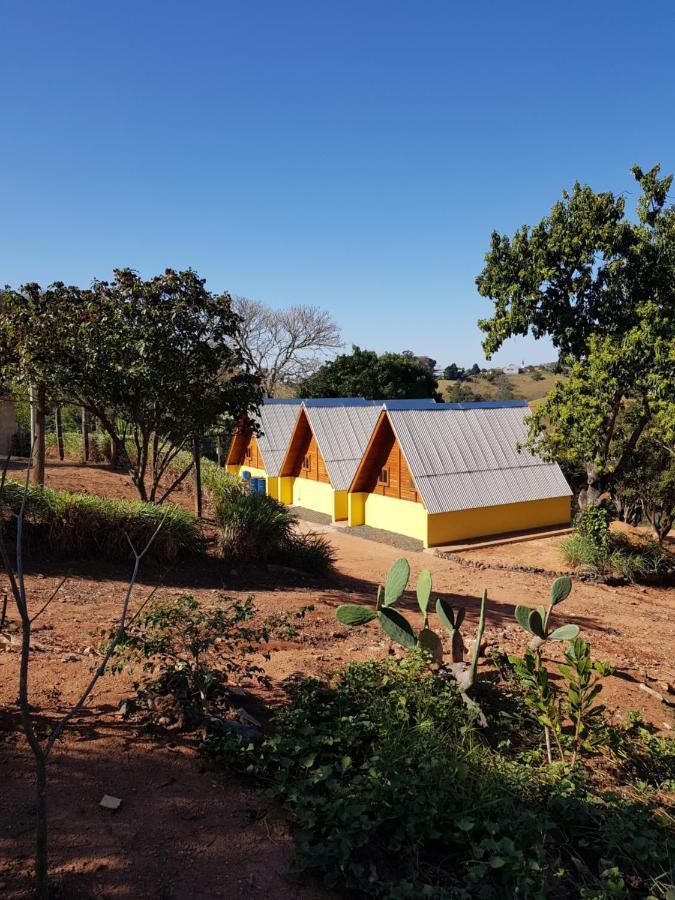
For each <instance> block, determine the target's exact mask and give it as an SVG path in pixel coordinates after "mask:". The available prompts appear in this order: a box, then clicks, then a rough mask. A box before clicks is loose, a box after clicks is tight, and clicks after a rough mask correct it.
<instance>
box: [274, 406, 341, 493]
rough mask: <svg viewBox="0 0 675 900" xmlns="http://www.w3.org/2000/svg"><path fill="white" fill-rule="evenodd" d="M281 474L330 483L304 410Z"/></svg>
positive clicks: (297, 423) (299, 418) (296, 426)
mask: <svg viewBox="0 0 675 900" xmlns="http://www.w3.org/2000/svg"><path fill="white" fill-rule="evenodd" d="M281 474H282V475H290V476H294V477H295V478H307V479H309V480H310V481H320V482H322V483H323V484H330V478H329V477H328V470H327V469H326V464H325V462H324V459H323V456H322V455H321V451H320V450H319V445H318V443H317V440H316V438H315V437H314V434H313V432H312V429H311V428H310V425H309V422H308V421H307V416H306V414H305V412H304V410H303V411H302V412H301V413H300V416H299V417H298V421H297V422H296V425H295V431H294V432H293V437H292V438H291V443H290V446H289V448H288V453H287V454H286V459H285V460H284V465H283V467H282V470H281Z"/></svg>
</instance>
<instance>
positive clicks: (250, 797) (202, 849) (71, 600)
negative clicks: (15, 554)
mask: <svg viewBox="0 0 675 900" xmlns="http://www.w3.org/2000/svg"><path fill="white" fill-rule="evenodd" d="M48 483H50V485H52V486H54V487H66V486H67V487H68V488H70V489H78V490H83V489H84V490H87V489H88V490H95V492H97V493H105V494H108V495H110V496H133V490H130V489H129V486H128V484H127V483H126V482H125V480H124V478H123V477H122V476H120V475H117V474H115V473H110V472H108V471H106V470H105V469H99V468H94V467H87V468H86V469H83V467H80V466H67V465H64V466H59V465H50V466H49V469H48ZM182 500H183V502H185V503H189V502H190V498H189V494H188V493H187V492H185V493H184V496H183V497H182ZM328 533H329V534H330V539H331V541H332V543H333V545H334V547H335V549H336V553H337V569H338V573H337V575H336V576H335V578H333V579H331V580H330V581H328V582H311V581H308V580H307V579H303V578H299V579H297V580H296V581H295V582H293V581H289V575H288V574H283V573H280V572H279V571H277V570H275V571H252V572H241V573H238V574H233V573H231V572H230V571H228V570H227V569H225V568H224V566H223V565H222V563H220V562H219V561H217V560H208V561H206V562H203V563H199V564H191V565H185V564H182V565H180V566H178V567H174V568H173V569H170V570H169V571H163V570H159V569H157V570H152V569H149V568H146V569H144V571H143V576H142V581H141V584H140V585H139V588H138V592H137V595H136V601H135V604H136V605H135V606H134V608H137V606H138V605H139V604H140V603H141V602H142V601H143V599H144V598H145V597H147V595H148V593H149V591H150V590H151V589H152V588H153V587H154V586H155V585H156V584H157V583H158V581H160V580H161V586H160V587H159V589H158V592H157V596H158V597H172V596H177V595H179V594H180V593H192V594H194V595H195V596H196V597H197V598H198V599H199V600H200V601H202V602H205V603H206V602H210V601H211V600H212V599H213V597H214V592H218V591H223V592H225V593H226V594H227V595H228V596H232V597H238V598H244V597H247V596H249V595H251V594H253V595H254V596H255V603H256V606H257V608H258V609H259V610H260V614H261V615H269V614H271V613H278V612H285V613H288V614H289V615H292V614H293V613H295V612H297V611H298V610H300V609H301V608H302V607H306V606H308V605H312V606H313V607H314V609H313V611H311V612H308V613H307V615H306V617H305V619H304V620H303V623H302V627H301V631H300V634H299V635H298V636H297V637H294V638H293V639H292V640H286V641H274V642H273V644H272V645H271V646H270V648H269V649H270V658H269V660H266V659H264V658H263V657H262V656H260V657H259V658H256V661H257V662H258V663H259V664H261V665H262V666H264V668H265V670H266V673H267V674H268V675H269V677H270V679H271V686H270V688H269V689H262V688H257V687H256V688H251V691H252V693H253V694H255V695H257V698H258V699H259V700H262V701H263V702H270V701H278V700H279V699H281V698H282V697H283V688H282V683H283V681H284V679H286V678H288V677H289V676H291V675H298V674H302V675H305V674H311V673H317V674H319V673H322V672H326V671H329V670H331V669H334V668H336V667H338V666H341V665H344V664H345V663H347V662H350V661H352V660H356V659H360V658H364V657H367V656H372V655H380V654H382V655H383V654H384V653H386V649H387V645H386V643H385V641H384V640H383V639H382V637H381V633H380V631H379V629H378V627H377V625H376V623H373V624H371V625H369V626H367V627H366V628H364V629H361V630H358V631H357V630H352V631H350V630H348V629H346V628H344V627H343V626H341V625H339V624H338V623H337V622H336V620H335V609H336V607H337V606H338V605H339V604H340V603H343V602H366V603H372V602H374V597H375V590H376V585H377V584H378V583H379V582H381V581H382V580H383V579H384V576H385V574H386V572H387V569H388V567H389V566H390V565H391V563H392V561H393V560H394V559H395V558H397V557H398V556H400V555H405V556H406V557H407V558H408V559H409V561H410V565H411V569H412V571H413V578H414V577H415V576H416V575H417V573H418V572H419V571H420V570H421V569H422V568H429V569H430V570H431V571H432V574H433V578H434V593H435V594H440V595H443V596H445V597H447V598H448V599H450V600H451V602H453V603H454V604H455V605H460V604H461V605H465V606H466V607H467V626H466V633H467V636H468V637H469V638H470V637H471V635H472V632H473V629H474V627H475V623H476V612H477V606H478V598H479V596H480V592H481V590H482V588H483V587H487V589H488V593H489V597H490V608H489V613H488V626H487V629H486V637H487V639H488V642H489V643H490V644H492V645H494V646H499V647H500V648H502V649H504V650H506V651H510V650H519V651H521V650H522V649H523V646H524V641H523V638H522V636H521V635H522V632H520V630H519V629H518V627H517V626H516V625H515V623H514V619H513V609H514V606H515V604H516V603H527V604H531V605H536V604H537V603H540V602H542V601H543V600H544V599H545V597H546V596H547V593H548V587H549V581H548V579H546V578H543V577H541V576H537V575H531V574H517V573H511V572H506V571H501V570H497V569H490V568H485V569H480V570H475V569H469V568H465V567H462V566H459V565H458V564H457V563H453V562H452V561H450V560H446V559H440V558H437V557H433V556H430V555H428V554H422V553H417V552H403V551H401V550H399V549H396V548H394V547H391V546H388V545H386V544H382V543H376V542H372V541H366V540H363V539H362V538H359V537H355V536H353V535H351V534H347V533H344V532H342V531H339V530H338V531H335V530H331V531H330V532H328ZM520 546H527V545H520ZM66 573H70V574H69V580H68V581H67V582H66V585H65V587H64V589H63V590H62V591H61V592H60V593H59V594H58V596H57V598H56V599H55V600H54V602H53V603H52V604H51V606H50V607H49V608H48V609H47V611H46V612H45V613H44V615H43V616H42V617H41V618H40V620H39V622H38V628H37V630H36V633H35V645H36V646H35V652H34V663H33V669H32V685H31V696H32V699H33V703H34V705H35V708H36V710H38V711H40V712H41V713H42V714H43V715H44V716H45V718H46V719H49V718H50V717H52V716H53V715H55V714H56V713H57V712H59V711H62V710H63V709H65V708H67V706H68V704H70V703H71V702H72V701H73V700H74V698H75V697H76V696H77V694H78V692H79V691H80V690H81V689H82V686H83V685H84V683H85V681H86V679H87V677H88V675H89V672H90V669H91V666H92V660H93V657H92V655H91V650H90V648H91V647H95V646H96V642H97V636H98V632H99V630H100V629H101V628H104V627H107V626H108V624H109V623H110V622H111V620H112V618H113V617H114V615H115V614H116V612H117V610H118V609H119V603H120V599H121V596H122V593H123V590H124V586H125V582H126V577H127V574H128V573H127V570H126V567H124V566H114V565H102V564H100V563H97V564H96V565H95V567H94V566H92V565H91V564H89V565H88V564H86V563H76V562H58V561H55V560H44V559H33V560H31V561H30V564H29V575H28V579H27V581H28V588H29V595H30V598H31V604H34V605H33V608H34V609H37V608H38V607H39V605H41V603H42V602H43V601H44V599H46V598H47V597H48V596H49V594H50V592H51V591H52V590H53V588H54V587H55V586H56V584H57V583H58V581H59V580H60V578H61V577H62V575H63V574H66ZM674 594H675V592H674V591H673V590H672V589H665V588H651V587H650V588H643V587H621V588H608V587H605V586H600V585H594V584H587V583H576V584H575V587H574V590H573V593H572V595H571V597H570V598H569V599H568V600H567V601H566V602H565V603H564V605H563V607H562V608H561V617H564V619H565V620H570V621H576V622H577V623H578V624H579V625H580V626H581V628H582V630H583V633H584V635H585V636H586V637H587V638H588V639H589V640H590V641H591V643H592V646H593V651H594V654H595V655H597V656H598V657H599V658H602V659H607V660H609V661H610V662H612V663H613V664H614V665H615V666H617V669H618V671H617V674H616V675H615V676H613V677H611V678H609V679H607V682H606V687H605V692H604V698H605V702H606V704H607V706H608V708H609V710H610V713H611V714H612V715H615V716H617V717H618V718H623V717H624V716H625V714H626V711H627V710H628V709H631V708H633V709H641V710H643V711H644V713H645V716H646V718H647V719H648V720H649V721H650V722H652V723H654V725H656V726H657V727H658V728H659V729H661V730H662V731H663V732H664V733H670V732H669V731H668V726H669V725H670V726H672V724H673V715H672V713H673V708H672V707H671V706H669V705H667V704H666V703H663V702H660V701H659V700H658V699H657V698H656V697H654V696H653V695H651V694H648V693H645V692H644V691H643V690H642V689H641V688H640V683H644V684H646V685H647V686H649V687H651V688H652V689H654V690H656V691H657V692H658V693H661V694H664V695H665V691H666V690H667V687H666V686H667V685H668V684H669V683H670V684H673V682H675V671H674V660H675V616H674V615H673V612H674V608H675V597H674ZM406 606H407V607H408V609H409V610H410V615H411V617H412V618H413V619H414V621H415V625H416V626H419V619H420V616H419V613H418V612H417V611H416V604H415V601H414V595H413V594H411V595H410V596H409V597H408V598H407V599H406ZM17 665H18V652H17V648H16V645H15V644H11V645H10V646H9V647H5V648H4V649H3V647H2V646H1V645H0V777H1V778H2V783H3V802H2V804H1V806H0V896H2V897H8V898H18V897H22V896H25V895H26V891H27V890H28V884H29V875H30V866H31V854H32V841H33V837H32V827H33V823H32V807H33V800H32V786H31V774H30V773H31V769H30V760H29V757H28V755H27V754H26V750H25V742H24V739H23V737H22V735H21V733H20V731H19V730H18V728H17V721H16V709H15V697H16V685H17ZM483 665H486V663H483ZM131 693H132V678H131V677H130V676H129V675H127V674H121V675H119V676H116V677H111V676H106V677H105V678H103V679H102V680H101V681H100V682H99V685H98V686H97V689H96V691H95V694H94V696H93V697H92V698H91V700H90V702H89V704H88V708H87V711H86V714H84V715H82V716H81V717H80V718H79V719H78V720H77V721H76V722H75V723H74V724H73V725H72V727H70V728H69V730H68V731H67V734H66V737H65V740H64V741H63V743H62V745H61V746H60V747H59V748H58V750H57V751H56V753H55V757H54V761H53V764H52V770H51V778H52V788H51V797H50V804H51V805H50V816H51V829H52V832H51V833H52V848H51V849H52V857H51V858H52V866H53V870H54V872H55V873H56V874H57V875H58V876H59V877H60V878H61V879H62V881H63V890H64V896H65V897H106V898H128V900H136V898H146V897H147V898H181V900H182V898H186V900H187V898H192V897H198V898H202V897H203V898H208V897H220V896H222V897H245V898H266V897H275V898H281V900H291V898H298V900H313V898H326V897H329V896H330V894H329V893H328V892H327V891H325V890H324V889H322V888H321V887H319V886H316V885H313V884H311V883H308V882H307V879H303V880H302V882H301V883H294V882H293V881H292V880H291V879H290V878H289V876H288V865H289V862H290V860H291V856H292V847H291V841H290V837H289V829H288V823H287V822H286V821H285V819H284V816H283V814H282V813H281V812H280V811H279V810H278V809H277V808H275V807H274V805H271V804H270V803H269V801H267V800H266V799H265V798H264V797H263V795H262V794H261V793H259V792H258V791H254V790H252V789H249V788H247V787H243V786H242V785H241V784H240V783H239V782H237V781H235V780H233V779H228V778H227V777H226V776H224V775H223V774H222V773H220V772H218V771H216V770H214V769H212V768H211V767H210V766H209V765H208V764H207V763H206V762H205V761H204V760H203V759H202V758H200V757H199V756H198V755H197V753H196V751H195V749H194V743H193V742H192V741H191V740H190V739H189V738H177V737H176V735H175V734H172V733H158V734H149V733H147V732H143V731H141V730H139V729H138V728H136V727H134V726H133V725H131V724H129V723H127V722H124V721H123V720H122V718H121V717H120V715H119V714H118V712H117V710H118V707H119V705H120V702H121V701H122V700H123V699H124V698H125V697H128V696H129V695H130V694H131ZM668 699H670V700H671V701H674V700H675V695H673V694H669V695H668ZM104 793H109V794H112V795H114V796H117V797H120V798H122V800H123V804H122V807H121V808H120V810H119V811H118V812H116V813H110V812H107V811H105V810H103V809H101V808H100V807H99V805H98V803H99V801H100V799H101V797H102V795H103V794H104Z"/></svg>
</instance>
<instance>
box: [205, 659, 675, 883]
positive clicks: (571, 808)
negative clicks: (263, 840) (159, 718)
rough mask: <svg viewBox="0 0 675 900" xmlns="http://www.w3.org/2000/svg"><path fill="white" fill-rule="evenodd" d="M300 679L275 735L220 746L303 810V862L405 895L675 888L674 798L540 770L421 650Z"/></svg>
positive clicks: (228, 760) (299, 856) (333, 879)
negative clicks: (669, 805) (476, 717)
mask: <svg viewBox="0 0 675 900" xmlns="http://www.w3.org/2000/svg"><path fill="white" fill-rule="evenodd" d="M289 691H290V703H289V705H288V706H287V707H285V708H283V709H282V710H281V711H279V712H278V713H277V715H276V717H275V719H274V721H273V722H272V727H273V730H272V733H271V734H270V735H269V736H268V737H265V738H263V739H262V740H260V741H256V740H250V739H247V738H241V737H240V736H239V737H238V736H236V735H230V734H225V735H223V734H214V735H212V736H211V738H210V739H209V740H208V741H207V743H206V746H205V750H206V751H207V752H208V753H210V754H211V755H212V756H213V757H215V758H217V759H219V760H220V761H221V762H223V763H224V764H226V765H227V766H229V767H231V768H234V769H236V770H238V771H240V772H242V773H245V774H246V775H248V776H250V777H252V778H254V779H256V780H257V781H258V782H259V783H261V784H263V785H266V786H267V787H268V789H269V792H270V794H271V795H272V796H274V797H276V798H278V799H279V800H280V802H281V803H282V804H283V805H284V806H285V807H286V808H287V809H288V810H289V811H290V812H291V814H292V816H293V822H294V839H295V849H296V862H295V866H296V869H297V870H299V871H301V872H312V873H315V874H317V875H319V876H321V877H322V878H323V879H324V881H325V882H326V883H327V884H328V885H330V886H337V887H339V888H341V889H343V890H345V891H346V892H347V893H348V895H349V896H370V897H378V898H391V900H394V898H397V900H399V898H417V897H428V898H437V900H442V898H443V900H445V898H455V897H458V898H473V897H481V898H504V897H524V898H541V897H548V896H550V897H560V898H567V897H569V898H572V897H574V898H577V897H586V898H598V900H599V898H605V897H607V898H610V897H611V898H614V897H631V896H635V897H638V896H639V897H644V896H648V895H649V896H653V897H666V896H667V892H668V890H669V888H670V886H671V883H672V873H671V870H670V865H671V860H672V854H673V853H674V852H675V837H674V832H673V829H672V812H673V811H672V809H671V810H670V812H669V811H668V810H667V809H666V808H665V807H664V806H662V805H659V804H658V803H657V802H656V801H655V800H653V799H652V798H648V797H644V796H641V795H638V794H637V793H635V792H632V793H631V792H628V791H625V792H623V793H621V794H620V793H619V792H616V793H613V792H612V791H611V790H610V789H608V787H607V784H606V783H604V784H601V785H598V786H596V785H594V784H593V782H592V781H591V780H590V778H589V777H588V776H587V775H586V774H585V773H583V772H580V771H578V770H576V771H575V772H574V773H573V774H570V772H569V770H560V769H559V768H558V769H556V768H555V767H553V768H542V769H538V768H536V767H535V766H533V765H532V761H531V758H527V759H524V758H522V757H520V756H519V753H518V751H516V750H515V749H514V746H515V745H516V744H517V743H518V742H517V741H516V740H515V734H509V733H504V734H499V727H498V726H495V727H494V728H493V729H491V731H490V733H489V734H488V735H487V736H485V734H482V733H479V731H478V730H477V729H476V728H475V725H474V722H473V719H472V717H471V714H470V713H469V712H468V711H467V710H466V708H465V707H464V705H463V704H462V703H461V700H460V699H459V696H458V693H457V689H456V687H455V685H454V682H452V681H451V680H445V679H443V678H441V677H439V676H438V675H436V674H434V673H433V672H430V671H429V670H428V668H427V667H426V664H425V663H424V661H423V660H421V659H420V657H419V655H418V654H416V653H413V654H410V655H408V656H407V657H406V658H405V659H403V660H401V661H396V660H393V659H388V660H386V661H369V662H365V663H357V664H353V665H350V666H348V667H347V668H346V669H345V670H344V671H342V672H340V673H338V674H336V675H335V676H334V677H333V678H332V680H331V681H330V682H328V683H325V684H324V683H320V682H319V681H316V680H314V679H305V680H303V681H301V682H299V683H296V684H295V685H294V686H292V687H291V688H290V689H289ZM522 715H523V716H525V715H526V713H522ZM492 721H493V722H494V721H496V718H493V719H492ZM517 721H518V722H519V723H520V718H518V719H517ZM512 727H513V726H512ZM519 727H520V726H519ZM488 741H490V742H491V743H489V742H488Z"/></svg>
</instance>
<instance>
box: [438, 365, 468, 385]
mask: <svg viewBox="0 0 675 900" xmlns="http://www.w3.org/2000/svg"><path fill="white" fill-rule="evenodd" d="M443 378H445V380H446V381H463V380H464V378H466V371H465V370H464V369H462V368H460V367H459V366H458V365H457V363H450V365H449V366H446V367H445V369H444V370H443Z"/></svg>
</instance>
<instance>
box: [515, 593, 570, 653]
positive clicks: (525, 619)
mask: <svg viewBox="0 0 675 900" xmlns="http://www.w3.org/2000/svg"><path fill="white" fill-rule="evenodd" d="M571 592H572V580H571V579H570V578H568V577H567V576H563V577H562V578H556V580H555V581H554V582H553V584H552V585H551V593H550V597H549V605H548V609H546V607H544V606H538V607H537V608H536V609H531V608H530V607H529V606H521V605H518V606H516V621H517V622H518V624H519V625H520V627H521V628H524V629H525V631H528V632H529V633H530V634H531V635H532V642H531V644H530V646H531V648H532V649H533V650H537V649H538V648H539V647H540V646H541V644H543V643H544V641H571V640H574V638H575V637H576V636H577V635H578V634H579V626H578V625H560V626H559V627H558V628H554V629H553V630H551V628H550V627H549V625H550V619H551V613H552V612H553V609H554V607H556V606H557V605H558V604H559V603H562V602H563V600H566V599H567V597H569V595H570V594H571Z"/></svg>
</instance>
